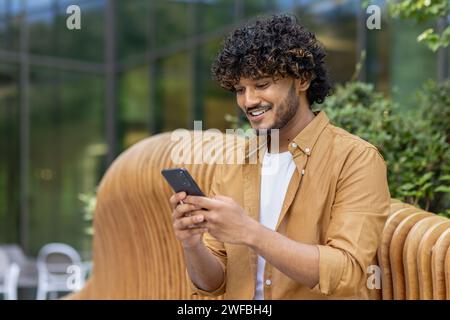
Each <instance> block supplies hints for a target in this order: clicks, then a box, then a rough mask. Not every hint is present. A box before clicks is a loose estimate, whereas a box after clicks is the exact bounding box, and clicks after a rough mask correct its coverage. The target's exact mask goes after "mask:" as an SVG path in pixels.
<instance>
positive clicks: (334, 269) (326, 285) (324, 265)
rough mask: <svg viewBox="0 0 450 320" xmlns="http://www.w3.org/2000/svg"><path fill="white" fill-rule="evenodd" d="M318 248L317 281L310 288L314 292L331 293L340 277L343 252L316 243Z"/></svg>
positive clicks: (342, 268) (342, 271)
mask: <svg viewBox="0 0 450 320" xmlns="http://www.w3.org/2000/svg"><path fill="white" fill-rule="evenodd" d="M317 247H318V248H319V283H317V285H316V286H315V287H313V288H312V291H313V292H315V293H320V294H324V295H331V294H333V292H334V291H335V290H336V288H337V287H338V285H339V282H340V281H341V279H342V275H343V273H344V268H345V262H344V261H345V260H344V257H343V253H342V252H340V251H339V250H337V249H335V248H332V247H329V246H323V245H318V246H317Z"/></svg>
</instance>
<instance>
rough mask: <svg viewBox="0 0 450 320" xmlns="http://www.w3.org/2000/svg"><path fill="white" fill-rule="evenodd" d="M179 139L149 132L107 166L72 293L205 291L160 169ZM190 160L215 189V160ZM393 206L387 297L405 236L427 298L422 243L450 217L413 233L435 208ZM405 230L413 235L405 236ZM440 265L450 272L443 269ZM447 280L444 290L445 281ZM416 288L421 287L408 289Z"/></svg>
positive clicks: (385, 265) (152, 295) (205, 184)
mask: <svg viewBox="0 0 450 320" xmlns="http://www.w3.org/2000/svg"><path fill="white" fill-rule="evenodd" d="M175 145H176V142H175V141H171V133H165V134H159V135H156V136H154V137H151V138H148V139H145V140H143V141H141V142H139V143H137V144H136V145H134V146H132V147H131V148H129V149H128V150H126V151H125V152H124V153H122V154H121V155H120V156H119V157H118V158H117V159H116V160H115V161H114V163H113V164H112V165H111V166H110V168H109V169H108V171H107V172H106V173H105V175H104V177H103V179H102V181H101V184H100V186H99V188H98V194H97V206H96V212H95V217H94V230H95V234H94V238H93V272H92V276H91V278H90V279H89V281H88V282H87V283H86V285H85V287H84V288H83V289H82V290H81V291H80V292H78V293H76V294H73V295H71V296H69V297H67V298H69V299H193V298H194V299H198V298H199V297H198V296H195V297H192V296H191V295H190V290H189V286H188V282H187V279H186V272H185V264H184V259H183V254H182V249H181V246H180V244H179V242H178V241H177V240H176V239H175V236H174V234H173V230H172V217H171V210H170V207H169V202H168V198H169V196H170V195H171V194H172V191H171V190H170V188H169V186H168V185H167V183H166V182H165V181H164V180H163V178H162V177H161V174H160V171H161V169H163V168H170V167H178V166H180V165H174V164H173V163H172V161H171V154H172V152H174V146H175ZM202 147H205V148H206V150H211V149H212V148H213V145H212V144H211V142H209V141H202V140H199V141H196V142H195V141H194V144H193V145H192V150H197V151H198V150H199V148H202ZM214 148H216V151H217V152H218V154H217V156H218V155H219V154H221V153H222V152H223V148H220V147H218V148H217V146H216V145H215V146H214ZM183 166H184V167H186V168H187V169H188V170H189V171H190V172H191V174H192V175H193V177H194V179H195V180H196V181H197V182H198V183H199V185H200V188H202V190H203V191H204V192H205V193H208V192H209V190H210V186H211V183H212V177H213V175H214V170H215V166H214V165H183ZM391 213H392V214H391V215H390V217H389V218H388V220H387V222H386V226H385V228H384V231H383V234H382V236H381V244H380V248H379V250H378V258H379V261H380V265H381V268H382V271H383V272H382V277H383V281H382V286H383V298H385V299H392V297H393V292H394V293H395V292H397V291H399V288H396V283H397V279H399V277H398V276H399V275H398V274H395V275H392V274H391V273H392V272H396V271H397V270H399V269H398V268H397V264H398V259H399V257H398V256H397V254H399V253H400V251H401V250H400V248H401V243H402V242H403V241H404V250H403V254H402V255H403V257H404V259H403V262H404V271H405V273H407V274H408V276H405V281H407V283H405V287H406V293H407V294H406V296H407V297H416V298H419V290H418V286H419V285H418V275H417V272H418V268H417V264H416V260H417V259H416V256H417V250H418V248H419V244H420V241H421V240H422V237H423V235H424V234H425V233H426V232H427V230H429V229H430V228H432V227H433V226H434V225H436V224H437V223H439V222H442V221H443V219H444V218H439V217H437V216H432V217H427V218H423V219H422V220H420V221H417V223H416V224H415V225H414V226H411V229H410V230H409V234H408V235H407V236H406V232H407V229H408V228H409V226H410V225H411V224H412V223H413V221H415V219H417V217H418V216H419V215H423V214H428V213H424V212H423V211H421V210H420V209H417V208H414V207H412V206H411V205H407V204H405V203H402V202H400V201H398V200H397V199H392V203H391ZM444 220H445V219H444ZM405 221H407V222H405ZM405 236H406V239H405V240H403V238H404V237H405ZM433 237H435V236H433ZM427 239H428V240H424V241H425V242H424V244H423V250H425V247H427V248H428V247H429V243H431V242H432V241H431V240H430V239H431V237H428V236H427ZM445 239H447V238H445ZM446 241H447V240H441V238H439V239H438V240H437V241H436V243H440V245H439V250H438V249H436V250H438V251H436V253H435V254H434V256H432V258H431V260H432V261H435V260H436V261H443V260H442V259H444V258H443V257H445V259H444V260H445V262H444V266H443V268H444V270H445V272H444V273H445V275H444V278H445V288H446V295H447V296H446V297H447V299H448V298H449V297H450V283H449V282H450V279H449V278H450V274H449V272H450V271H449V270H448V269H449V266H450V251H449V250H450V249H447V252H446V253H445V254H444V252H445V245H446V243H447V242H446ZM425 243H426V244H425ZM436 248H438V247H436ZM438 252H439V253H438ZM391 253H392V254H391ZM390 255H391V256H390ZM433 257H434V258H433ZM391 263H392V271H391ZM433 263H434V262H433ZM441 269H442V268H441ZM436 270H437V269H436ZM436 272H437V273H436V274H441V275H442V273H439V272H440V271H439V272H438V271H436ZM392 279H394V287H393V283H392ZM410 279H412V280H410ZM414 279H415V280H416V281H415V282H414ZM410 282H411V283H412V284H411V283H410ZM415 285H416V286H415ZM440 288H441V289H439V290H440V292H442V286H441V287H440ZM408 290H409V291H410V292H411V291H412V292H413V293H412V294H411V293H410V294H408ZM433 290H434V286H433ZM378 291H379V290H378ZM376 296H377V295H375V294H374V295H373V297H376Z"/></svg>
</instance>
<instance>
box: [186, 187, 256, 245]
mask: <svg viewBox="0 0 450 320" xmlns="http://www.w3.org/2000/svg"><path fill="white" fill-rule="evenodd" d="M184 202H185V203H186V204H189V205H194V206H196V207H197V208H204V209H206V210H199V211H195V212H196V214H199V215H203V216H204V217H205V220H206V223H205V224H204V226H205V227H206V228H207V230H208V233H210V234H211V235H212V236H214V237H215V238H216V239H217V240H219V241H222V242H226V243H233V244H246V243H247V239H248V233H249V230H253V229H252V228H250V227H254V226H255V224H258V222H257V221H256V220H254V219H252V218H251V217H249V216H248V215H247V214H246V213H245V212H244V209H242V207H241V206H240V205H239V204H238V203H237V202H236V201H234V200H233V199H232V198H229V197H224V196H215V197H214V198H206V197H197V196H187V197H186V198H185V200H184Z"/></svg>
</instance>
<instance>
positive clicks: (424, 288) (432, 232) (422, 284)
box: [417, 220, 450, 300]
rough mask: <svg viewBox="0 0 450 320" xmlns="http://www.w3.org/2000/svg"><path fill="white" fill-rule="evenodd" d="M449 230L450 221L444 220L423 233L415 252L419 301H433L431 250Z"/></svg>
mask: <svg viewBox="0 0 450 320" xmlns="http://www.w3.org/2000/svg"><path fill="white" fill-rule="evenodd" d="M449 229H450V220H444V221H442V222H440V223H438V224H436V225H434V226H432V227H431V228H430V229H428V230H427V232H425V234H424V235H423V237H422V240H421V241H420V244H419V248H418V250H417V267H418V273H419V274H418V275H419V296H420V299H421V300H431V299H433V277H432V271H431V253H432V249H433V247H434V245H435V243H436V241H437V239H438V238H439V237H440V235H441V234H442V233H443V232H444V231H446V230H449Z"/></svg>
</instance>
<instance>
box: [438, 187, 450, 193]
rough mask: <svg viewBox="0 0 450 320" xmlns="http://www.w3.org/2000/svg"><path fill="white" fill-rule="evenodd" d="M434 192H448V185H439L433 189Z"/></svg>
mask: <svg viewBox="0 0 450 320" xmlns="http://www.w3.org/2000/svg"><path fill="white" fill-rule="evenodd" d="M434 191H435V192H446V193H447V192H448V193H450V186H439V187H437V188H436V189H434Z"/></svg>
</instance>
